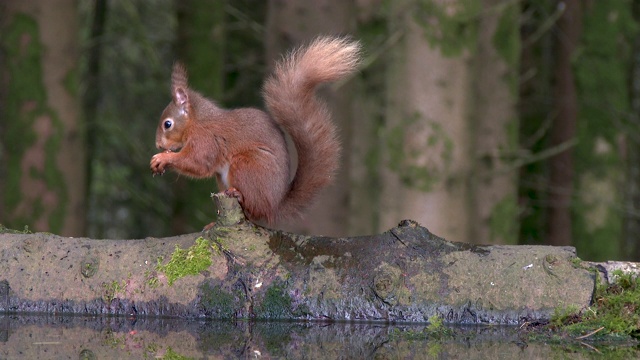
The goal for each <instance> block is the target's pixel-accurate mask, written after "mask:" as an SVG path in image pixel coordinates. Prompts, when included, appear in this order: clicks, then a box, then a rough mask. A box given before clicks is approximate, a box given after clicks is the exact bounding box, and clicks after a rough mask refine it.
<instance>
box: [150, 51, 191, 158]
mask: <svg viewBox="0 0 640 360" xmlns="http://www.w3.org/2000/svg"><path fill="white" fill-rule="evenodd" d="M171 97H172V98H173V99H172V101H171V102H170V103H169V105H167V107H166V108H165V109H164V111H163V112H162V116H161V117H160V123H159V124H158V129H157V130H156V147H157V148H158V149H160V150H171V151H178V150H180V149H181V148H182V146H183V145H184V132H185V130H186V128H187V124H188V122H189V121H190V118H189V116H190V115H191V113H192V112H193V109H192V107H191V103H190V102H189V87H188V84H187V71H186V70H185V68H184V66H182V64H181V63H175V64H174V65H173V72H172V74H171Z"/></svg>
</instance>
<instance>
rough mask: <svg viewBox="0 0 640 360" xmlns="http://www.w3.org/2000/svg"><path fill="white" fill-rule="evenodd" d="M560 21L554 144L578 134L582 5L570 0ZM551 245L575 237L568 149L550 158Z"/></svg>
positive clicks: (571, 151) (570, 153) (572, 159)
mask: <svg viewBox="0 0 640 360" xmlns="http://www.w3.org/2000/svg"><path fill="white" fill-rule="evenodd" d="M564 4H565V6H566V8H565V10H564V13H563V14H562V16H561V17H560V19H559V20H558V36H557V40H556V53H557V56H556V65H555V89H554V94H555V101H556V104H555V106H556V110H557V113H558V115H557V117H556V119H555V120H554V122H553V124H552V126H551V133H550V136H551V146H552V147H554V146H561V145H562V144H563V143H566V142H568V141H571V140H573V139H574V138H575V136H576V127H577V122H578V109H579V105H578V98H577V96H578V94H577V90H576V84H575V79H574V75H573V67H572V62H573V57H574V55H575V54H574V51H575V49H576V47H577V46H578V44H579V41H580V33H581V30H582V24H581V21H582V19H581V17H582V11H581V5H580V1H579V0H569V1H566V2H565V3H564ZM549 163H550V165H549V166H550V170H549V196H550V198H549V244H551V245H558V246H560V245H570V244H571V240H572V237H573V235H572V224H573V222H572V217H571V204H572V201H573V182H574V177H573V175H574V157H573V150H572V149H568V150H565V151H563V152H562V153H560V154H558V155H556V156H554V157H552V158H551V159H550V160H549Z"/></svg>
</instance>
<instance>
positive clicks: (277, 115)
mask: <svg viewBox="0 0 640 360" xmlns="http://www.w3.org/2000/svg"><path fill="white" fill-rule="evenodd" d="M359 63H360V44H359V43H358V42H356V41H350V40H347V39H343V38H334V37H320V38H317V39H316V40H314V41H313V42H311V43H310V44H309V45H307V46H304V47H301V48H299V49H297V50H295V51H293V52H291V53H290V54H288V55H287V56H286V57H285V58H284V59H282V61H280V62H279V63H278V64H277V65H276V68H275V71H274V74H273V75H272V76H271V77H270V78H269V79H268V80H267V81H266V83H265V85H264V98H265V103H266V106H267V109H268V110H269V113H270V114H271V116H272V117H273V118H274V120H275V121H276V122H277V123H278V124H280V126H282V127H283V128H284V129H285V130H286V131H287V132H288V133H289V135H291V138H292V139H293V142H294V144H295V147H296V150H297V152H298V168H297V170H296V175H295V177H294V179H293V181H292V183H291V188H290V190H289V193H288V194H287V196H286V197H285V198H284V200H283V201H282V203H281V204H280V208H279V210H278V214H277V215H276V216H277V217H278V218H287V217H292V216H296V215H300V213H301V212H302V210H304V208H305V207H306V206H308V205H309V204H311V202H312V201H313V198H314V197H315V195H316V194H317V193H318V191H319V190H320V189H322V188H324V187H325V186H327V185H329V183H331V182H332V181H333V177H334V174H335V172H336V170H337V168H338V165H339V158H340V142H339V141H338V138H337V134H336V127H335V125H334V124H333V122H332V121H331V114H330V112H329V110H328V109H327V107H326V105H325V104H324V103H323V102H321V101H320V100H319V99H317V98H316V95H315V90H316V86H317V85H318V84H320V83H323V82H330V81H335V80H338V79H340V78H342V77H345V76H347V75H349V74H350V73H352V72H353V71H355V69H356V68H357V66H358V64H359Z"/></svg>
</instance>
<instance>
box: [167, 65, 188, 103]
mask: <svg viewBox="0 0 640 360" xmlns="http://www.w3.org/2000/svg"><path fill="white" fill-rule="evenodd" d="M188 87H189V85H188V81H187V70H186V69H185V67H184V65H182V63H181V62H179V61H178V62H176V63H175V64H173V71H172V73H171V95H172V97H173V102H174V103H175V104H176V105H184V104H186V103H187V102H188V101H189V97H188V95H187V88H188Z"/></svg>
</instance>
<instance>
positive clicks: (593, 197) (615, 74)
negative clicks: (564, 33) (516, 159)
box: [571, 1, 640, 261]
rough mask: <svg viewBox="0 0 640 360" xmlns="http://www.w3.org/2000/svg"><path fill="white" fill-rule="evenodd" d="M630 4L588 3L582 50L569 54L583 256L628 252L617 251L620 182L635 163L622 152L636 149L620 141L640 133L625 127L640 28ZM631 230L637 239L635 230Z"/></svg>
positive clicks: (576, 242) (578, 239)
mask: <svg viewBox="0 0 640 360" xmlns="http://www.w3.org/2000/svg"><path fill="white" fill-rule="evenodd" d="M631 6H632V2H631V1H603V2H600V1H596V2H593V3H587V5H585V7H584V11H583V16H582V19H583V22H584V26H583V30H582V36H581V39H580V50H579V52H576V53H574V57H573V58H572V59H571V61H572V63H573V71H574V74H575V80H576V87H577V94H578V106H579V114H580V116H579V118H580V121H579V122H578V124H577V127H576V131H577V136H578V138H579V142H578V143H577V145H576V148H575V171H576V178H575V180H574V185H575V193H576V197H575V203H574V204H573V205H574V206H573V207H572V210H573V213H572V215H573V218H574V224H573V242H572V245H573V246H576V247H577V248H578V253H579V255H580V256H581V257H583V258H585V259H589V260H595V261H601V260H605V259H619V258H621V257H622V255H623V254H625V253H626V251H625V252H621V248H622V247H621V244H622V238H623V223H624V221H623V219H624V212H623V209H624V206H623V204H624V197H625V189H624V186H623V184H626V183H629V182H633V181H634V180H633V179H625V166H633V167H635V166H638V164H628V165H626V164H625V162H624V156H625V152H627V153H628V152H631V151H634V150H633V147H629V148H625V146H624V144H625V143H631V144H633V143H637V141H638V136H639V135H640V133H638V132H637V130H638V129H637V128H634V127H629V124H630V122H629V114H630V111H631V103H630V98H629V90H628V89H629V88H628V84H629V73H630V69H631V56H632V51H631V49H632V43H633V39H634V37H635V36H636V35H635V34H637V33H638V23H637V22H635V20H634V19H633V16H632V12H631ZM636 156H637V155H636ZM635 181H637V179H636V180H635ZM630 215H633V213H632V214H630ZM633 236H634V237H635V238H636V242H637V241H638V240H637V236H638V234H637V233H636V234H634V235H633ZM637 259H638V258H636V260H637Z"/></svg>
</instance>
